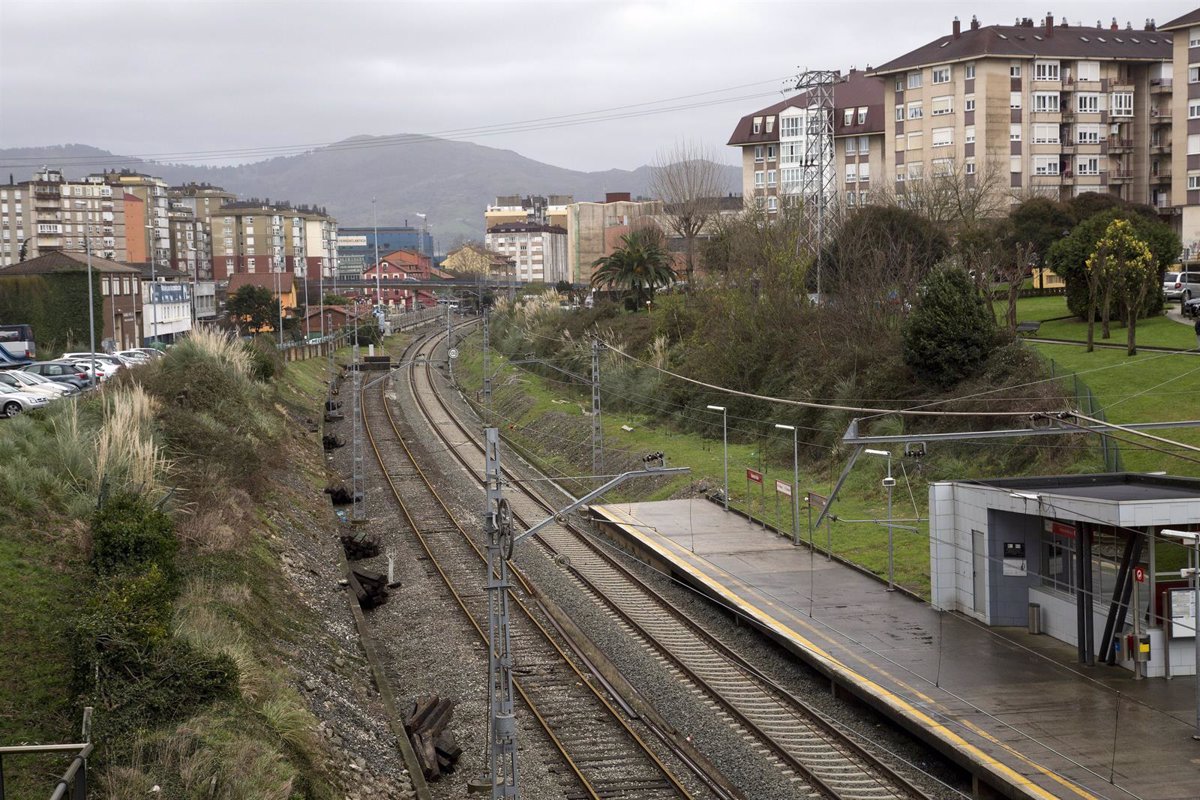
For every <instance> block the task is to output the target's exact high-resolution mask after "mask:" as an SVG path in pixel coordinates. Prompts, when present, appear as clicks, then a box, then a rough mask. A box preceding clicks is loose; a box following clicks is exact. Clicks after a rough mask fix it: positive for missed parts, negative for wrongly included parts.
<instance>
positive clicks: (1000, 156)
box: [868, 15, 1173, 207]
mask: <svg viewBox="0 0 1200 800" xmlns="http://www.w3.org/2000/svg"><path fill="white" fill-rule="evenodd" d="M1172 56H1173V52H1172V41H1171V36H1170V35H1169V34H1164V33H1162V32H1160V31H1157V30H1155V29H1154V25H1153V23H1152V22H1149V21H1147V25H1146V29H1145V30H1133V29H1132V27H1131V26H1128V25H1127V26H1126V27H1125V28H1124V29H1121V28H1120V27H1119V26H1118V25H1117V22H1116V20H1115V19H1114V20H1113V21H1112V23H1111V24H1109V25H1105V26H1100V27H1097V26H1082V25H1078V24H1075V25H1069V24H1068V23H1067V22H1066V21H1065V20H1064V21H1061V22H1056V21H1055V19H1054V17H1053V16H1051V15H1047V16H1046V18H1045V19H1044V20H1042V21H1040V22H1037V23H1035V22H1034V21H1033V20H1032V19H1023V20H1019V21H1018V22H1017V24H1015V25H988V26H983V25H980V23H979V21H978V20H977V19H972V20H971V23H970V25H969V26H968V27H967V28H966V29H963V27H962V25H961V24H960V23H959V21H958V20H957V19H955V20H954V22H953V25H952V26H951V31H950V33H949V34H947V35H946V36H942V37H940V38H938V39H935V40H933V41H931V42H929V43H928V44H925V45H923V46H921V47H918V48H917V49H915V50H913V51H911V52H908V53H905V54H904V55H902V56H900V57H898V58H895V59H893V60H891V61H888V62H887V63H885V64H883V65H881V66H879V67H876V68H875V69H874V70H870V71H869V73H868V74H870V75H875V76H878V77H880V78H883V79H884V80H885V81H886V88H887V105H888V106H890V108H891V112H892V113H890V114H887V115H886V130H885V137H886V147H885V150H884V159H885V161H884V173H885V178H886V179H887V180H888V181H889V182H891V184H892V186H893V187H894V189H895V190H896V192H897V193H901V194H903V193H904V192H906V191H912V190H913V188H914V185H918V186H919V185H920V183H919V182H920V181H921V180H922V179H923V178H924V177H925V176H928V175H938V174H940V173H952V172H953V173H960V174H962V175H963V176H964V180H967V181H973V182H975V183H976V185H978V186H987V187H988V188H989V190H990V191H994V192H996V196H997V199H998V200H1000V199H1002V198H1003V199H1005V200H1007V201H1008V202H1016V201H1018V200H1019V199H1020V196H1021V195H1028V194H1039V195H1044V196H1048V197H1051V198H1053V199H1060V198H1068V197H1072V196H1074V195H1078V194H1083V193H1085V192H1101V193H1106V194H1111V195H1114V196H1117V197H1120V198H1122V199H1124V200H1128V201H1130V202H1135V203H1158V204H1160V207H1165V205H1166V202H1165V192H1166V189H1167V187H1168V186H1169V183H1170V172H1171V164H1170V155H1169V153H1170V151H1171V128H1172V124H1171V114H1170V111H1169V109H1170V101H1171V89H1172V81H1171V80H1170V79H1171V78H1172V68H1171V59H1172Z"/></svg>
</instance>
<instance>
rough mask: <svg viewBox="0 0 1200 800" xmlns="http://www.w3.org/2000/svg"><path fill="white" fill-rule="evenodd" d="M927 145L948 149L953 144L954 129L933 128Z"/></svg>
mask: <svg viewBox="0 0 1200 800" xmlns="http://www.w3.org/2000/svg"><path fill="white" fill-rule="evenodd" d="M929 143H930V145H931V146H933V147H949V146H950V145H952V144H954V128H934V129H933V136H932V137H930V142H929Z"/></svg>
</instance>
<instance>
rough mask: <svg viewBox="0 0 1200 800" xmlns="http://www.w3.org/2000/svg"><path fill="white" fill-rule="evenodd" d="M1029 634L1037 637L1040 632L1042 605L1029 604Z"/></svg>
mask: <svg viewBox="0 0 1200 800" xmlns="http://www.w3.org/2000/svg"><path fill="white" fill-rule="evenodd" d="M1029 632H1030V633H1032V634H1034V635H1037V634H1040V633H1041V632H1042V604H1041V603H1030V604H1029Z"/></svg>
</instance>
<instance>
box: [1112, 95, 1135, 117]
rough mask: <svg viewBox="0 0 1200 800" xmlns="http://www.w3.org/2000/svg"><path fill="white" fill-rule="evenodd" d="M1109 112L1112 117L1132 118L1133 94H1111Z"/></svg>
mask: <svg viewBox="0 0 1200 800" xmlns="http://www.w3.org/2000/svg"><path fill="white" fill-rule="evenodd" d="M1109 111H1110V113H1111V114H1112V116H1114V117H1132V116H1133V92H1113V93H1112V105H1110V106H1109Z"/></svg>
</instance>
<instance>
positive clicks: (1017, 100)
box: [1008, 92, 1021, 108]
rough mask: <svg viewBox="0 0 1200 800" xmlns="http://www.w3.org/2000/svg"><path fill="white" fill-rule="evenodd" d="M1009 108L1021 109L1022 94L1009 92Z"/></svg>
mask: <svg viewBox="0 0 1200 800" xmlns="http://www.w3.org/2000/svg"><path fill="white" fill-rule="evenodd" d="M1008 107H1009V108H1020V107H1021V93H1020V92H1009V93H1008Z"/></svg>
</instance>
